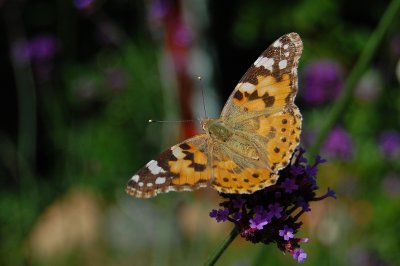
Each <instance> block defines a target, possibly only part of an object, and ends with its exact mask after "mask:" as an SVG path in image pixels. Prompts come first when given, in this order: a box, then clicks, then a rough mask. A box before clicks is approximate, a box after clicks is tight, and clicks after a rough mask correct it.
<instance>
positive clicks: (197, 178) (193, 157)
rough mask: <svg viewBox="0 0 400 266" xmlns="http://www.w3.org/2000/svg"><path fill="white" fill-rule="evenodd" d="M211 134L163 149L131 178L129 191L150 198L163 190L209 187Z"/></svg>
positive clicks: (128, 186)
mask: <svg viewBox="0 0 400 266" xmlns="http://www.w3.org/2000/svg"><path fill="white" fill-rule="evenodd" d="M207 149H208V148H207V135H206V134H200V135H198V136H195V137H193V138H191V139H187V140H186V141H183V142H182V143H180V144H177V145H175V146H173V147H171V148H170V149H168V150H166V151H165V152H163V153H161V154H160V155H159V156H158V158H157V159H155V160H151V161H150V162H148V163H147V164H146V165H145V166H144V167H142V168H141V169H140V170H139V171H138V172H137V173H136V174H135V175H134V176H133V177H132V178H131V179H130V180H129V182H128V185H127V186H126V192H127V193H128V194H130V195H132V196H135V197H138V198H150V197H154V196H156V195H157V194H158V193H161V192H168V191H191V190H195V189H198V188H200V187H206V186H207V185H208V183H209V179H210V176H211V174H210V167H209V162H208V151H207Z"/></svg>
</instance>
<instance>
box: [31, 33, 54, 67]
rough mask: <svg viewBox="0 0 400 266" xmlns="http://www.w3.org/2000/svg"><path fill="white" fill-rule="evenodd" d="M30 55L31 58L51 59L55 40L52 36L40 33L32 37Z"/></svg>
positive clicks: (38, 59) (39, 59)
mask: <svg viewBox="0 0 400 266" xmlns="http://www.w3.org/2000/svg"><path fill="white" fill-rule="evenodd" d="M30 46H31V57H32V59H33V60H37V61H45V60H51V59H53V57H54V55H55V54H56V51H57V42H56V39H55V38H54V37H53V36H50V35H40V36H37V37H36V38H34V39H32V41H31V43H30Z"/></svg>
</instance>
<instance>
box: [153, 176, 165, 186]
mask: <svg viewBox="0 0 400 266" xmlns="http://www.w3.org/2000/svg"><path fill="white" fill-rule="evenodd" d="M154 183H156V184H157V185H161V184H164V183H165V177H161V176H159V177H157V179H156V181H155V182H154Z"/></svg>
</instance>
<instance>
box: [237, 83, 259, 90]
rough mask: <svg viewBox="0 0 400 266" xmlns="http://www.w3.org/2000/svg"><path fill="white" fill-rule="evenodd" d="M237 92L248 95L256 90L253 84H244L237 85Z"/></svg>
mask: <svg viewBox="0 0 400 266" xmlns="http://www.w3.org/2000/svg"><path fill="white" fill-rule="evenodd" d="M238 85H239V86H238V87H239V90H240V91H241V92H248V93H252V92H253V91H255V90H256V86H254V85H253V84H251V83H249V82H244V83H239V84H238Z"/></svg>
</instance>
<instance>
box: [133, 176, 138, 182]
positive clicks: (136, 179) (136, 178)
mask: <svg viewBox="0 0 400 266" xmlns="http://www.w3.org/2000/svg"><path fill="white" fill-rule="evenodd" d="M131 180H132V181H135V182H137V181H139V175H134V176H132V178H131Z"/></svg>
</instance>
